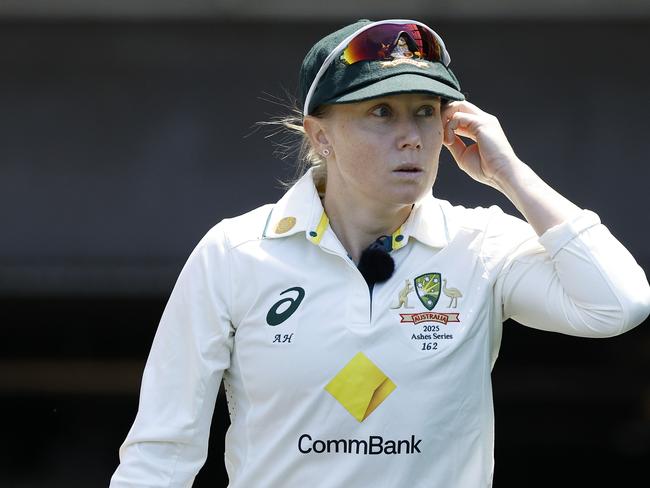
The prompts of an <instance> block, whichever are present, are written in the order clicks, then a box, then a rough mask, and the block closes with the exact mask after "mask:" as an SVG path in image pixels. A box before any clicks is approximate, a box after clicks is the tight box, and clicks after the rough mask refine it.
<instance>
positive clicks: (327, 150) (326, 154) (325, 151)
mask: <svg viewBox="0 0 650 488" xmlns="http://www.w3.org/2000/svg"><path fill="white" fill-rule="evenodd" d="M321 154H322V155H323V157H327V156H329V155H330V150H329V149H327V148H325V149H323V151H322V153H321Z"/></svg>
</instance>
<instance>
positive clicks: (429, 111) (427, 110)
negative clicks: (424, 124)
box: [418, 105, 436, 117]
mask: <svg viewBox="0 0 650 488" xmlns="http://www.w3.org/2000/svg"><path fill="white" fill-rule="evenodd" d="M435 114H436V108H435V107H434V106H433V105H424V106H423V107H420V109H419V110H418V115H421V116H424V117H433V116H434V115H435Z"/></svg>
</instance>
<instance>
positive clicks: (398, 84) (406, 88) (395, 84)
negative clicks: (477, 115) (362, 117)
mask: <svg viewBox="0 0 650 488" xmlns="http://www.w3.org/2000/svg"><path fill="white" fill-rule="evenodd" d="M400 93H429V94H431V95H435V96H439V97H442V98H446V99H448V100H465V95H463V94H462V93H461V92H459V91H458V90H456V89H454V88H452V87H450V86H449V85H446V84H444V83H441V82H440V81H438V80H434V79H433V78H429V77H428V76H422V75H418V74H414V73H401V74H398V75H395V76H391V77H390V78H385V79H383V80H379V81H377V82H375V83H372V84H370V85H367V86H364V87H361V88H359V89H357V90H353V91H351V92H349V93H345V94H343V95H339V96H337V97H333V98H331V99H329V100H327V101H326V102H324V103H351V102H360V101H363V100H368V99H372V98H378V97H383V96H388V95H397V94H400Z"/></svg>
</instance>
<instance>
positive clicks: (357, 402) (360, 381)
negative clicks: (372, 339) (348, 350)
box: [325, 352, 397, 422]
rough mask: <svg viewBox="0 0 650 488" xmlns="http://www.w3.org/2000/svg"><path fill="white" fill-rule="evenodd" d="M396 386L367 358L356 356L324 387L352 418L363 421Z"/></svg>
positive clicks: (361, 354) (358, 354)
mask: <svg viewBox="0 0 650 488" xmlns="http://www.w3.org/2000/svg"><path fill="white" fill-rule="evenodd" d="M395 388H397V385H395V383H393V382H392V380H391V379H390V378H389V377H388V376H386V374H384V372H383V371H382V370H381V369H379V368H378V367H377V366H376V365H375V363H373V362H372V361H371V360H370V359H368V357H367V356H366V355H365V354H364V353H362V352H359V353H357V354H356V355H355V356H354V357H353V358H352V359H351V360H350V362H348V364H346V365H345V366H344V367H343V369H341V371H339V372H338V374H337V375H336V376H334V378H332V380H331V381H330V382H329V383H328V384H327V386H325V390H326V391H327V392H328V393H329V394H330V395H332V396H333V397H334V398H335V399H336V400H337V401H338V402H339V403H340V404H341V405H342V406H343V407H344V408H345V409H346V410H347V411H348V412H350V414H352V416H353V417H354V418H355V419H357V420H358V421H359V422H363V421H364V420H365V419H366V418H368V416H369V415H370V414H371V413H372V412H373V411H374V410H375V409H376V408H377V407H378V406H379V405H380V404H381V403H382V402H383V401H384V400H386V398H388V395H390V394H391V393H392V392H393V390H395Z"/></svg>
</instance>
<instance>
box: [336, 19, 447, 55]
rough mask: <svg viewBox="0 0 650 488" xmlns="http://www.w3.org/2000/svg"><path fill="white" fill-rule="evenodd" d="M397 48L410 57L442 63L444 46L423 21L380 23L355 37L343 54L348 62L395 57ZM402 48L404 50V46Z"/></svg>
mask: <svg viewBox="0 0 650 488" xmlns="http://www.w3.org/2000/svg"><path fill="white" fill-rule="evenodd" d="M396 48H397V49H398V51H402V52H404V53H405V56H406V57H415V58H419V59H425V60H427V61H434V62H441V61H442V52H443V48H442V47H441V45H440V42H438V39H436V37H435V35H434V33H433V32H432V31H431V30H430V29H428V28H426V27H424V26H422V25H419V24H415V23H411V24H379V25H375V26H373V27H370V28H369V29H368V30H365V31H363V32H361V33H359V34H357V36H356V37H355V38H354V39H352V40H351V41H350V42H349V43H348V45H347V46H346V47H345V49H343V52H342V53H341V60H343V61H344V62H345V63H347V64H354V63H358V62H359V61H380V60H385V59H391V57H392V55H393V54H394V52H395V50H396ZM400 48H401V49H400Z"/></svg>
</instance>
